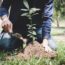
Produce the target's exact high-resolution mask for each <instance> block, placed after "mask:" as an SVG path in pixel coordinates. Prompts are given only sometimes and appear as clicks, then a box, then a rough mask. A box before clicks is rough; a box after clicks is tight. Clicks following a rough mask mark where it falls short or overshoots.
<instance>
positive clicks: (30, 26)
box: [21, 0, 40, 42]
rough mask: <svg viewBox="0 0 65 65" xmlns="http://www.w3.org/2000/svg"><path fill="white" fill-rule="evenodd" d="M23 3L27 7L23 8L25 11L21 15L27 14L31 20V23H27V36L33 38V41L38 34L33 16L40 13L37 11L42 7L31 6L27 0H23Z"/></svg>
mask: <svg viewBox="0 0 65 65" xmlns="http://www.w3.org/2000/svg"><path fill="white" fill-rule="evenodd" d="M23 4H24V6H25V7H26V9H21V10H22V11H23V12H24V13H23V14H22V15H21V16H26V17H28V19H29V20H30V22H29V24H27V26H28V33H29V34H28V35H27V36H28V37H29V38H30V39H32V42H33V41H34V40H35V39H36V37H35V36H36V32H35V29H36V27H35V25H36V24H33V22H32V16H34V15H37V14H38V13H37V11H39V10H40V9H37V8H30V7H29V4H28V2H27V1H26V0H23Z"/></svg>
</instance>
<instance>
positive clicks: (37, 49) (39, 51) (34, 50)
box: [7, 41, 56, 59]
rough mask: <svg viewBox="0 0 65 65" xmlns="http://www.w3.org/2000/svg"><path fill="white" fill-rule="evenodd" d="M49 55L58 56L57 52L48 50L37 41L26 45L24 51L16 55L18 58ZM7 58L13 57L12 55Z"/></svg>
mask: <svg viewBox="0 0 65 65" xmlns="http://www.w3.org/2000/svg"><path fill="white" fill-rule="evenodd" d="M33 56H35V57H37V58H40V57H48V58H54V57H55V56H56V52H53V53H52V52H46V51H44V48H43V46H42V45H41V44H39V43H38V42H37V41H35V42H34V43H33V44H29V45H28V46H26V48H25V49H24V51H23V52H20V53H18V54H17V55H16V58H18V59H30V58H31V57H33ZM7 59H12V57H11V56H9V57H7Z"/></svg>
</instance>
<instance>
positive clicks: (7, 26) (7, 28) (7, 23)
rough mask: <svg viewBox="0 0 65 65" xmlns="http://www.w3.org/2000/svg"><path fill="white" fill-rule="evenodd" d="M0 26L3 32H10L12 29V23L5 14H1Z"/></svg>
mask: <svg viewBox="0 0 65 65" xmlns="http://www.w3.org/2000/svg"><path fill="white" fill-rule="evenodd" d="M2 21H3V22H2V28H3V30H4V31H5V32H10V33H12V32H13V31H12V30H13V24H12V23H11V21H10V20H9V19H8V17H7V16H3V17H2Z"/></svg>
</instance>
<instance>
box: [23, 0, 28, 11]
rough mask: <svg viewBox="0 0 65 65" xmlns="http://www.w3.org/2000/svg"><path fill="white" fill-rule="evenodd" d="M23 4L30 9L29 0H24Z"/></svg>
mask: <svg viewBox="0 0 65 65" xmlns="http://www.w3.org/2000/svg"><path fill="white" fill-rule="evenodd" d="M23 4H24V6H25V7H26V8H27V9H28V10H29V4H28V2H27V0H23Z"/></svg>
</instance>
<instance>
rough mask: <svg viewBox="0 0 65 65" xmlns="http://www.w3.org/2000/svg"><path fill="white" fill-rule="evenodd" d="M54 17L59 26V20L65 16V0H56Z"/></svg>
mask: <svg viewBox="0 0 65 65" xmlns="http://www.w3.org/2000/svg"><path fill="white" fill-rule="evenodd" d="M53 17H54V19H55V20H56V22H57V27H60V26H59V20H60V19H62V18H65V0H54V16H53Z"/></svg>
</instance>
